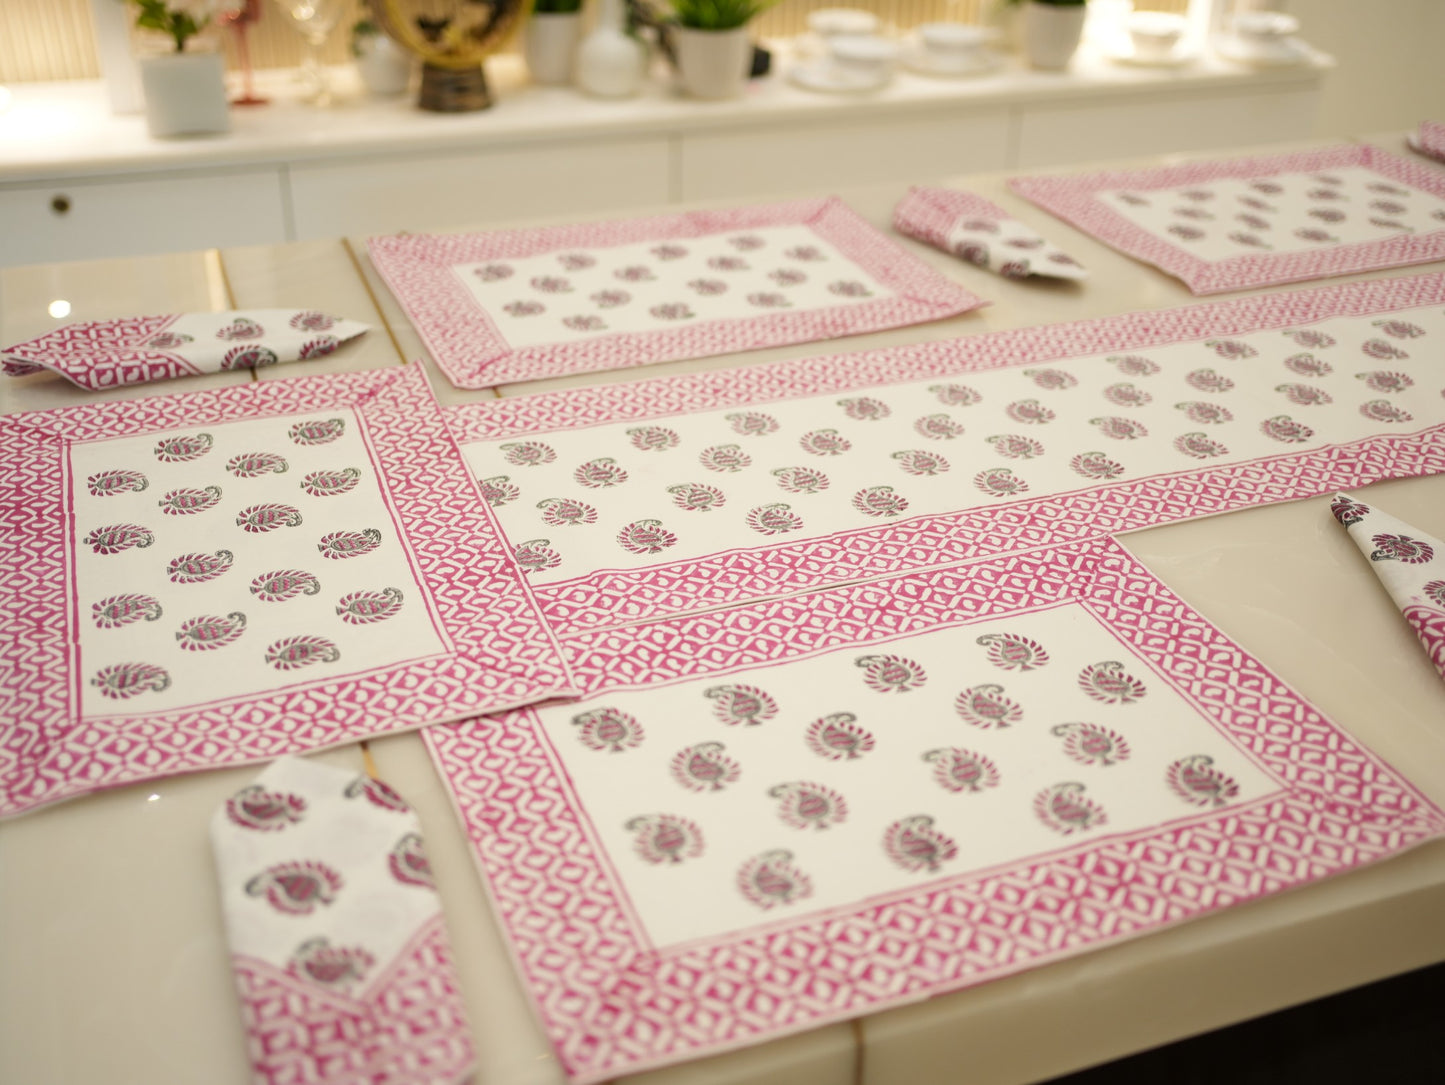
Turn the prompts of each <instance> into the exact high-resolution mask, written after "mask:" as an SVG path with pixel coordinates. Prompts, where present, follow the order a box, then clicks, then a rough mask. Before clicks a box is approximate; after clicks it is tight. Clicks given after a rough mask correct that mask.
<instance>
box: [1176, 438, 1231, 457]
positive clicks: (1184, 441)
mask: <svg viewBox="0 0 1445 1085" xmlns="http://www.w3.org/2000/svg"><path fill="white" fill-rule="evenodd" d="M1174 447H1175V448H1176V449H1178V450H1179V451H1180V452H1182V453H1184V455H1186V456H1190V457H1192V458H1193V459H1196V460H1207V459H1210V458H1211V457H1213V456H1226V455H1228V454H1229V449H1227V448H1226V447H1224V445H1222V444H1220V443H1219V442H1218V441H1215V440H1213V439H1211V438H1209V437H1206V436H1205V435H1204V434H1202V433H1185V434H1182V435H1181V436H1179V437H1176V438H1174Z"/></svg>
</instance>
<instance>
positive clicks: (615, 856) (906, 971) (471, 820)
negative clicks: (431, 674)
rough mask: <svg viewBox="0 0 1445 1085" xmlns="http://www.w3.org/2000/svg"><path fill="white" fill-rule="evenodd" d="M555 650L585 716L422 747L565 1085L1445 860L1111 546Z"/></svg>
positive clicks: (466, 733)
mask: <svg viewBox="0 0 1445 1085" xmlns="http://www.w3.org/2000/svg"><path fill="white" fill-rule="evenodd" d="M566 647H567V649H568V651H569V654H570V655H571V656H572V658H574V659H575V660H577V666H578V671H577V673H578V677H579V680H580V683H581V685H582V687H583V689H584V694H583V700H582V701H580V702H573V703H569V704H561V705H555V706H551V707H545V708H538V709H524V710H522V711H520V712H516V713H511V714H508V715H505V716H501V717H497V718H494V719H493V720H491V721H490V722H489V721H472V722H469V723H467V724H462V725H444V726H440V727H433V728H429V729H428V730H427V731H426V732H424V734H425V737H426V740H427V743H428V745H429V746H430V747H431V750H432V753H433V756H434V758H435V760H436V762H437V764H438V766H439V767H440V769H441V771H442V773H443V774H444V777H445V778H446V780H447V782H448V784H449V785H450V787H451V789H452V791H453V794H454V797H455V801H456V803H457V806H458V809H459V811H460V813H461V816H462V819H463V821H464V823H465V825H466V827H467V831H468V833H469V835H470V838H471V841H472V844H473V846H474V848H475V850H476V856H477V859H478V862H479V864H480V866H481V868H482V870H483V872H484V873H485V875H486V877H487V880H488V883H489V886H490V891H491V894H492V898H493V901H494V903H495V907H496V911H497V914H498V915H499V916H500V917H501V920H502V923H503V925H504V928H505V929H506V931H507V933H508V936H509V938H510V940H511V943H512V947H513V951H514V955H515V959H516V961H517V964H518V967H519V969H520V971H521V973H522V976H523V978H524V981H525V983H526V985H527V986H528V987H529V989H530V991H531V993H532V996H533V998H534V1000H535V1002H536V1005H537V1008H538V1012H539V1014H540V1016H541V1019H542V1021H543V1023H544V1025H545V1027H546V1029H547V1031H548V1034H549V1035H550V1037H551V1039H552V1042H553V1043H554V1044H555V1046H556V1049H557V1052H558V1055H559V1058H560V1059H561V1062H562V1065H563V1067H564V1068H565V1069H566V1071H567V1073H568V1075H569V1076H570V1077H571V1078H572V1079H573V1080H574V1081H578V1082H596V1081H602V1080H604V1079H607V1078H610V1077H613V1076H617V1075H621V1074H624V1073H628V1072H631V1071H635V1070H640V1069H644V1068H646V1067H650V1066H657V1065H661V1064H665V1063H669V1062H674V1061H678V1060H681V1059H685V1058H691V1057H695V1056H699V1055H703V1054H708V1053H713V1052H716V1051H719V1050H722V1049H725V1048H731V1047H738V1046H742V1045H746V1044H751V1043H757V1042H760V1041H762V1040H765V1039H769V1038H772V1037H776V1036H778V1035H781V1034H784V1033H788V1032H793V1031H797V1030H801V1029H805V1028H811V1027H815V1026H817V1025H820V1024H823V1023H826V1022H829V1021H836V1020H839V1019H843V1018H849V1017H855V1016H859V1015H862V1014H866V1013H872V1012H875V1011H878V1010H881V1009H884V1008H887V1007H890V1006H895V1005H898V1004H901V1003H904V1002H909V1001H914V1000H918V999H922V998H927V997H929V996H932V995H936V994H941V993H943V992H946V991H950V990H954V989H957V988H961V987H967V986H971V985H974V984H978V983H982V982H985V981H987V980H990V979H995V978H998V977H1001V976H1004V975H1008V974H1010V973H1013V972H1018V971H1020V970H1023V969H1026V968H1030V967H1034V966H1037V965H1042V964H1045V963H1048V962H1051V961H1056V960H1059V959H1061V958H1064V957H1067V956H1071V955H1074V954H1078V953H1082V952H1085V951H1087V950H1089V949H1092V948H1095V947H1099V946H1103V945H1106V944H1109V943H1111V942H1115V941H1118V940H1121V939H1124V938H1129V937H1133V936H1136V935H1140V934H1145V933H1148V932H1150V931H1153V930H1157V929H1159V928H1161V927H1164V926H1168V925H1172V924H1175V923H1178V922H1181V921H1184V920H1187V919H1191V918H1194V917H1197V916H1201V915H1205V914H1208V913H1210V912H1214V911H1217V910H1219V909H1222V908H1226V907H1230V906H1233V905H1235V904H1240V903H1244V902H1247V901H1252V900H1256V899H1258V898H1260V897H1263V896H1266V895H1269V894H1272V893H1277V892H1280V891H1282V890H1286V889H1289V888H1293V887H1295V886H1299V885H1302V884H1304V883H1306V882H1309V881H1313V880H1316V879H1319V878H1323V877H1326V876H1329V875H1332V874H1336V873H1340V872H1343V871H1347V870H1350V869H1353V868H1356V867H1359V866H1361V865H1363V864H1366V863H1370V862H1374V861H1377V860H1380V859H1383V858H1385V857H1387V856H1389V855H1392V854H1395V853H1398V852H1400V851H1402V850H1404V849H1406V848H1409V847H1412V846H1414V845H1416V844H1419V843H1421V842H1423V841H1425V840H1428V839H1430V838H1431V837H1434V836H1437V835H1440V834H1441V833H1442V832H1445V814H1442V812H1441V811H1440V810H1439V809H1437V808H1436V807H1434V806H1433V805H1431V803H1430V802H1429V801H1428V800H1427V799H1426V798H1424V797H1423V796H1422V795H1421V794H1419V793H1418V792H1417V791H1416V790H1415V789H1414V788H1412V787H1411V786H1410V784H1409V783H1407V782H1406V781H1405V780H1404V779H1402V778H1401V777H1400V776H1399V775H1398V774H1397V773H1395V772H1394V771H1393V770H1392V769H1391V768H1390V767H1389V766H1387V765H1385V764H1384V763H1382V762H1381V761H1380V760H1379V759H1378V758H1376V757H1375V756H1373V755H1372V754H1371V753H1370V752H1369V751H1367V750H1365V749H1363V748H1361V747H1360V746H1359V745H1358V743H1356V742H1355V741H1354V740H1353V739H1351V738H1350V737H1349V735H1347V734H1346V733H1344V732H1343V731H1341V730H1340V729H1339V728H1338V727H1336V726H1335V725H1333V724H1332V723H1331V722H1330V721H1328V720H1326V719H1324V718H1322V717H1321V716H1320V714H1319V713H1318V712H1317V711H1316V710H1315V709H1313V708H1312V707H1311V706H1310V705H1309V704H1308V703H1307V702H1305V701H1304V700H1302V699H1301V698H1300V697H1299V695H1298V694H1296V693H1295V692H1294V691H1293V690H1291V689H1290V688H1288V687H1287V686H1286V685H1284V683H1283V682H1282V681H1281V680H1280V679H1279V678H1278V677H1276V676H1275V675H1274V674H1272V673H1271V672H1269V671H1268V670H1267V669H1265V668H1264V667H1263V666H1262V665H1261V664H1260V663H1259V662H1258V661H1256V660H1255V659H1253V658H1251V657H1250V656H1249V655H1248V654H1247V653H1246V652H1245V651H1243V650H1242V649H1241V648H1240V647H1239V646H1238V645H1236V644H1234V643H1232V642H1231V641H1229V640H1228V639H1227V638H1226V637H1225V636H1224V635H1223V634H1222V633H1221V632H1220V631H1219V630H1218V629H1216V628H1214V627H1213V626H1211V625H1210V624H1209V623H1208V622H1207V621H1205V620H1204V619H1203V618H1202V617H1200V615H1198V614H1197V613H1195V612H1194V611H1193V610H1191V609H1190V608H1189V607H1188V606H1187V605H1186V604H1185V603H1183V602H1182V601H1181V600H1180V599H1178V598H1177V597H1175V596H1174V595H1172V594H1171V593H1170V592H1169V590H1168V589H1167V588H1166V587H1164V586H1163V585H1162V584H1161V583H1160V582H1159V581H1157V580H1156V579H1154V577H1153V576H1152V575H1151V574H1150V573H1149V572H1148V571H1147V570H1146V569H1145V568H1143V567H1142V566H1140V565H1139V564H1138V563H1137V562H1135V561H1134V560H1133V559H1132V558H1131V557H1130V556H1129V555H1128V554H1127V552H1125V551H1124V550H1123V549H1122V548H1121V547H1120V546H1119V545H1118V544H1117V543H1114V542H1112V541H1110V540H1103V539H1100V540H1092V541H1088V542H1084V543H1079V544H1072V545H1068V546H1063V547H1059V548H1056V549H1039V550H1033V551H1028V552H1025V553H1022V554H1015V555H1011V556H1008V557H1003V558H996V559H989V560H984V561H979V562H975V563H973V564H970V565H963V566H955V567H950V568H945V569H939V570H934V571H930V572H924V573H913V574H910V575H908V576H905V577H899V578H896V579H892V580H884V581H878V582H874V583H871V584H866V585H855V586H851V587H847V588H835V589H832V590H830V591H827V592H822V593H817V594H812V595H807V596H799V597H794V598H791V599H786V600H780V601H773V602H766V603H758V604H754V605H752V606H749V607H743V608H737V609H733V610H726V611H720V612H715V613H712V614H708V615H700V616H693V617H690V618H684V619H677V620H672V621H666V622H660V623H655V624H652V625H647V626H640V627H635V628H633V629H630V630H618V631H612V632H608V633H598V634H593V635H590V636H581V637H576V638H572V639H570V640H568V641H567V642H566ZM1204 661H1208V662H1207V664H1206V663H1205V662H1204ZM1242 691H1247V692H1242ZM980 825H986V826H988V832H986V833H981V832H979V831H978V827H979V826H980Z"/></svg>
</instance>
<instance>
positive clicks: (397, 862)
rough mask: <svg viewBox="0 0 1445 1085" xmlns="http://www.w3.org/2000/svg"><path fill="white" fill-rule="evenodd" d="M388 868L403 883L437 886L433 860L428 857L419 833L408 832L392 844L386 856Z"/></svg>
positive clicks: (428, 886) (424, 886)
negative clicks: (433, 872)
mask: <svg viewBox="0 0 1445 1085" xmlns="http://www.w3.org/2000/svg"><path fill="white" fill-rule="evenodd" d="M386 868H387V870H389V871H391V876H392V877H393V878H395V879H396V880H397V881H399V882H401V884H402V885H415V886H420V887H422V888H425V889H435V888H436V878H435V876H434V875H433V874H432V869H431V860H430V859H428V858H427V854H426V848H425V847H424V846H423V844H422V839H421V835H420V834H419V833H406V834H405V835H403V836H402V838H401V839H400V840H398V841H397V842H396V844H395V845H393V846H392V849H391V853H390V854H389V855H388V856H387V857H386Z"/></svg>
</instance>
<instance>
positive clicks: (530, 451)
mask: <svg viewBox="0 0 1445 1085" xmlns="http://www.w3.org/2000/svg"><path fill="white" fill-rule="evenodd" d="M500 448H501V450H502V459H504V460H506V461H507V462H508V463H510V464H511V465H512V466H513V467H537V466H539V465H540V464H544V463H551V462H552V461H553V460H555V459H556V458H557V453H556V452H555V451H554V450H553V449H552V446H551V445H544V444H543V443H542V442H541V441H508V442H507V443H506V444H504V445H501V446H500Z"/></svg>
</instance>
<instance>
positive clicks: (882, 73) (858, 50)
mask: <svg viewBox="0 0 1445 1085" xmlns="http://www.w3.org/2000/svg"><path fill="white" fill-rule="evenodd" d="M898 52H899V49H898V43H897V42H893V41H889V40H888V39H887V38H880V37H878V36H876V35H873V34H840V35H838V36H837V37H832V38H829V39H828V59H829V67H830V68H831V70H832V72H833V74H834V75H835V76H837V77H838V78H840V79H843V80H847V81H849V82H857V83H875V82H876V83H881V82H883V81H885V80H887V79H888V78H889V77H890V76H892V74H893V69H894V68H895V67H896V66H897V64H898Z"/></svg>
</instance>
